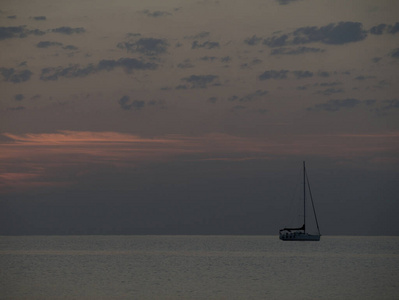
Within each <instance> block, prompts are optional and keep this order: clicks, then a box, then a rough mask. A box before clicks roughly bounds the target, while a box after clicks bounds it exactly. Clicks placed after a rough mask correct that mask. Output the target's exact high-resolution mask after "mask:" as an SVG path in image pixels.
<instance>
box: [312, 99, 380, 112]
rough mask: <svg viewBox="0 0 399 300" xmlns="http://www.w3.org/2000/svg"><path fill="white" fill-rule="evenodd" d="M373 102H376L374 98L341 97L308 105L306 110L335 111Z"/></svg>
mask: <svg viewBox="0 0 399 300" xmlns="http://www.w3.org/2000/svg"><path fill="white" fill-rule="evenodd" d="M375 102H376V101H375V100H363V101H361V100H358V99H354V98H348V99H343V100H339V99H334V100H328V101H327V102H325V103H319V104H316V105H314V106H313V107H309V108H308V109H307V110H309V111H328V112H336V111H339V110H341V109H346V108H353V107H356V106H358V105H360V104H366V105H372V104H374V103H375Z"/></svg>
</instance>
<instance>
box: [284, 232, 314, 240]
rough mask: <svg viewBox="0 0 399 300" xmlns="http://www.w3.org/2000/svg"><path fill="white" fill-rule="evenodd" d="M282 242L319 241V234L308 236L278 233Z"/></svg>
mask: <svg viewBox="0 0 399 300" xmlns="http://www.w3.org/2000/svg"><path fill="white" fill-rule="evenodd" d="M280 240H282V241H320V234H309V233H304V232H290V233H280Z"/></svg>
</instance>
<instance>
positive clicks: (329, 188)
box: [0, 0, 399, 235]
mask: <svg viewBox="0 0 399 300" xmlns="http://www.w3.org/2000/svg"><path fill="white" fill-rule="evenodd" d="M398 13H399V2H397V1H393V0H378V1H377V0H353V1H352V0H351V1H347V0H333V1H331V0H266V1H265V0H249V1H248V0H246V1H241V0H237V1H231V0H220V1H214V0H199V1H195V0H189V1H179V0H162V1H161V0H150V1H136V0H134V1H132V0H129V1H128V0H114V1H105V0H96V1H94V0H85V1H81V0H79V1H77V0H71V1H60V0H51V1H50V0H40V1H39V0H36V1H27V0H12V1H11V0H3V1H2V2H1V4H0V234H6V235H13V234H17V235H20V234H260V235H263V234H265V235H266V234H267V235H268V234H277V233H278V229H280V228H282V227H287V226H296V225H299V226H301V225H302V224H292V225H291V223H292V222H293V223H295V222H298V221H296V218H298V216H299V214H300V209H299V208H298V210H297V209H296V208H295V209H293V208H294V207H296V206H295V205H296V204H297V203H300V202H301V198H300V197H301V194H302V192H300V185H301V184H300V182H301V180H302V178H301V176H302V175H301V168H302V161H306V163H307V168H308V175H309V179H310V183H311V186H312V194H313V197H314V201H315V206H316V211H317V215H318V219H319V223H320V229H321V232H322V234H327V235H328V234H329V235H340V234H347V235H398V234H399V229H398V228H399V218H397V215H398V214H399V198H398V194H399V187H398V184H397V182H398V179H399V176H398V175H399V168H398V167H399V155H398V153H399V152H398V150H399V140H398V138H399V122H398V120H399V118H398V117H399V96H398V95H399V84H398V83H399V76H398V75H399V68H398V67H399V18H398ZM298 184H299V185H298ZM298 186H299V192H298ZM297 192H298V193H297ZM297 194H298V195H297ZM299 207H300V206H299ZM299 222H300V221H299ZM310 222H311V221H310Z"/></svg>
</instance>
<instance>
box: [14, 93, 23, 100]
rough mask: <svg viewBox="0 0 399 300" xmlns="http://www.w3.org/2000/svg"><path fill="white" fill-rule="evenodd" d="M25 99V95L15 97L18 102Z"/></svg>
mask: <svg viewBox="0 0 399 300" xmlns="http://www.w3.org/2000/svg"><path fill="white" fill-rule="evenodd" d="M24 98H25V96H24V95H23V94H16V95H15V96H14V99H15V100H16V101H22V100H24Z"/></svg>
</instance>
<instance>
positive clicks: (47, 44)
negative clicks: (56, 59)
mask: <svg viewBox="0 0 399 300" xmlns="http://www.w3.org/2000/svg"><path fill="white" fill-rule="evenodd" d="M51 46H62V43H59V42H50V41H41V42H39V43H37V44H36V47H38V48H48V47H51Z"/></svg>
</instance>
